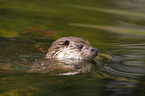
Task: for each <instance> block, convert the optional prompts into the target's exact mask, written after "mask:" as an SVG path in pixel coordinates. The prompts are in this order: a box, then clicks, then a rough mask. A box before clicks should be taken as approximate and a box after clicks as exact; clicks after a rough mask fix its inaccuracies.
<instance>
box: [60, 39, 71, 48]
mask: <svg viewBox="0 0 145 96" xmlns="http://www.w3.org/2000/svg"><path fill="white" fill-rule="evenodd" d="M69 43H70V41H68V40H66V41H65V42H63V44H62V45H63V47H64V46H65V47H68V45H69Z"/></svg>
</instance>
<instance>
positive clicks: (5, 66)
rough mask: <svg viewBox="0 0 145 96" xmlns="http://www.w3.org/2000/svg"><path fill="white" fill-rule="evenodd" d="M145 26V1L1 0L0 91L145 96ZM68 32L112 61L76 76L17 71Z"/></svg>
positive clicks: (29, 95) (13, 95) (9, 94)
mask: <svg viewBox="0 0 145 96" xmlns="http://www.w3.org/2000/svg"><path fill="white" fill-rule="evenodd" d="M144 26H145V0H0V85H1V86H0V96H67V95H69V96H74V95H75V96H80V95H84V96H88V95H89V96H122V95H124V96H145V90H144V87H145V82H144V80H145V27H144ZM65 36H77V37H82V38H84V39H85V40H88V41H89V42H90V43H91V44H92V45H93V46H95V47H97V48H98V50H99V52H100V53H104V54H107V55H109V56H114V57H115V58H113V60H114V64H112V65H110V66H103V68H101V69H99V70H98V71H96V72H90V73H86V74H79V75H75V76H49V75H47V74H30V73H29V74H28V73H23V72H22V73H21V72H17V71H16V70H27V68H25V67H24V66H23V65H21V64H23V63H28V62H29V63H30V62H31V61H33V60H35V59H37V58H43V57H45V54H46V53H47V49H48V48H49V47H50V45H51V43H52V42H53V41H54V40H56V39H58V38H60V37H65ZM108 63H109V62H108ZM106 64H107V63H106ZM13 69H14V70H13ZM18 73H20V74H18ZM38 77H39V78H38Z"/></svg>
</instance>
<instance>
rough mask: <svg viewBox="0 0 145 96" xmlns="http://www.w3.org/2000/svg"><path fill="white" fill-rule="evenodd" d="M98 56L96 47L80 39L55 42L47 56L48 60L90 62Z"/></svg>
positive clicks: (70, 38)
mask: <svg viewBox="0 0 145 96" xmlns="http://www.w3.org/2000/svg"><path fill="white" fill-rule="evenodd" d="M97 55H98V50H97V48H96V47H93V46H91V45H90V43H89V42H88V41H85V40H84V39H82V38H79V37H62V38H60V39H57V40H56V41H54V42H53V43H52V45H51V47H50V48H49V49H48V53H47V54H46V58H47V59H52V58H55V59H57V60H63V59H81V60H90V59H92V58H94V57H96V56H97Z"/></svg>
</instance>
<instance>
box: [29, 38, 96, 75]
mask: <svg viewBox="0 0 145 96" xmlns="http://www.w3.org/2000/svg"><path fill="white" fill-rule="evenodd" d="M97 55H98V49H97V48H96V47H93V46H91V45H90V43H89V42H88V41H86V40H84V39H83V38H79V37H62V38H60V39H57V40H56V41H54V42H53V43H52V45H51V46H50V48H49V49H48V52H47V54H46V57H45V60H39V61H36V62H35V63H33V66H32V67H31V71H33V72H42V73H47V72H49V73H53V72H54V73H57V72H58V73H59V75H64V74H68V75H70V74H78V73H84V72H88V71H90V70H92V69H94V68H95V67H96V63H95V61H94V60H93V58H94V57H96V56H97Z"/></svg>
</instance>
